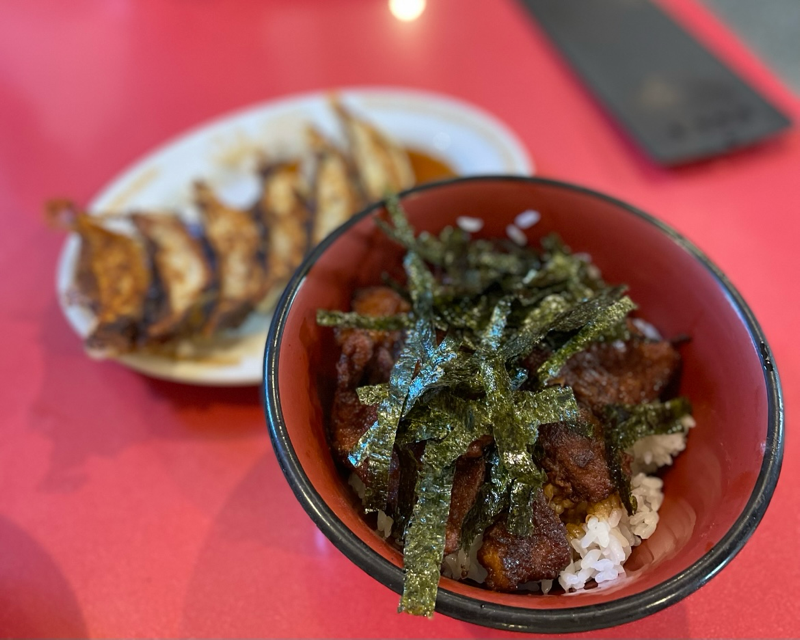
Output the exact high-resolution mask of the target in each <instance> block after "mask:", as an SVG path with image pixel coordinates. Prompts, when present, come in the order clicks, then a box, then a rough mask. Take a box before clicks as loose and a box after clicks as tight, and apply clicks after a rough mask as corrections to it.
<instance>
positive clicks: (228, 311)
mask: <svg viewBox="0 0 800 640" xmlns="http://www.w3.org/2000/svg"><path fill="white" fill-rule="evenodd" d="M195 198H196V200H197V204H198V206H199V208H200V212H201V214H202V216H203V221H204V223H205V233H206V239H207V240H208V244H209V245H210V247H211V250H212V252H213V253H214V257H215V260H216V270H217V279H218V281H217V299H216V303H215V306H214V309H213V311H212V312H211V317H210V318H209V320H208V322H207V323H206V325H205V327H204V328H203V333H205V334H206V335H211V334H212V333H214V332H216V331H219V330H221V329H228V328H235V327H237V326H239V325H240V324H241V323H242V322H243V321H244V319H245V318H246V317H247V314H249V313H250V312H251V311H252V310H253V308H254V307H255V306H256V305H257V304H258V303H259V302H260V301H261V299H262V298H263V297H264V295H265V293H266V291H265V288H264V287H265V283H266V273H265V270H264V265H263V259H262V256H261V253H260V252H261V246H262V245H261V234H260V231H259V228H258V225H257V224H256V222H255V220H254V219H253V217H252V216H251V215H250V214H249V213H248V212H246V211H241V210H239V209H234V208H233V207H229V206H226V205H224V204H223V203H222V202H220V201H219V199H218V198H217V196H216V195H215V194H214V192H213V191H212V190H211V189H210V188H209V187H208V185H206V184H205V183H203V182H197V183H195Z"/></svg>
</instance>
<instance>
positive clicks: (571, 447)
mask: <svg viewBox="0 0 800 640" xmlns="http://www.w3.org/2000/svg"><path fill="white" fill-rule="evenodd" d="M581 418H582V419H583V421H584V422H588V423H589V424H591V425H592V426H593V428H594V435H593V436H591V437H587V436H584V435H581V434H579V433H575V431H574V430H572V429H570V427H569V426H568V425H566V424H564V423H562V422H556V423H554V424H545V425H542V426H540V427H539V437H538V443H539V444H540V445H541V447H542V449H543V451H544V456H543V458H542V461H541V463H542V466H543V467H544V469H545V471H546V472H547V477H548V479H549V480H550V482H551V483H553V484H554V485H556V486H558V487H560V488H561V490H562V492H563V493H564V497H570V498H571V497H573V496H574V497H575V498H576V499H577V500H586V501H588V502H592V503H593V502H599V501H600V500H605V499H606V498H607V497H608V496H610V495H611V494H612V493H613V492H614V491H615V488H614V483H613V481H612V480H611V473H610V472H609V469H608V461H607V460H606V448H605V443H604V441H603V438H602V426H601V425H600V424H599V422H598V421H597V418H595V417H594V415H592V413H591V411H589V410H588V409H587V408H585V407H581Z"/></svg>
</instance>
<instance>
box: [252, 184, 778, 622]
mask: <svg viewBox="0 0 800 640" xmlns="http://www.w3.org/2000/svg"><path fill="white" fill-rule="evenodd" d="M462 182H525V183H529V184H539V185H545V186H548V187H556V188H559V189H565V190H568V191H573V192H577V193H581V194H584V195H588V196H591V197H593V198H598V199H600V200H604V201H605V202H608V203H610V204H613V205H615V206H617V207H619V208H621V209H623V210H625V211H627V212H628V213H630V214H632V215H634V216H637V217H638V218H641V219H642V220H645V221H646V222H648V223H650V224H652V225H653V226H655V227H656V228H658V229H660V230H661V231H662V232H663V233H664V234H666V235H667V236H668V237H669V238H670V239H671V240H672V241H673V242H674V243H675V244H677V245H678V246H679V247H680V248H681V249H683V250H684V251H687V252H688V253H690V254H691V255H692V256H693V257H694V258H695V259H697V260H698V261H699V262H700V263H701V264H702V265H703V266H704V267H705V268H706V270H707V271H708V272H709V273H710V274H711V275H712V276H713V277H714V279H715V280H716V282H717V285H718V286H719V287H720V288H721V289H722V290H723V292H724V293H725V295H726V297H727V298H728V301H729V303H730V304H731V306H732V307H733V308H734V310H735V311H736V312H737V313H738V315H739V317H740V318H741V320H742V322H743V323H744V324H745V327H746V329H747V331H748V334H749V335H750V340H751V341H752V344H753V346H754V347H755V349H756V353H758V356H759V358H760V360H761V366H762V371H763V374H764V384H765V386H766V390H767V402H768V407H767V422H768V424H767V437H766V447H765V451H764V459H763V461H762V464H761V470H760V471H759V474H758V478H757V479H756V483H755V486H754V488H753V492H752V493H751V495H750V498H749V500H748V502H747V504H746V505H745V508H744V510H743V511H742V513H741V514H740V515H739V517H738V518H737V520H736V521H735V522H734V524H733V526H732V527H731V528H730V530H729V531H728V532H727V533H726V534H725V536H723V538H722V540H720V542H718V543H717V544H716V545H715V546H714V547H713V548H712V549H711V550H709V551H708V552H706V553H705V554H704V555H703V556H702V557H701V558H700V559H698V560H697V561H696V562H695V563H694V564H692V565H691V566H689V567H688V568H687V569H685V570H684V571H682V572H680V573H678V574H677V575H675V576H673V577H671V578H669V579H668V580H666V581H664V582H662V583H660V584H658V585H657V586H655V587H652V588H650V589H647V590H645V591H642V592H640V593H637V594H634V595H632V596H626V597H624V598H619V599H616V600H612V601H610V602H607V603H601V604H594V605H584V606H576V607H568V608H562V609H526V608H522V607H513V606H507V605H498V604H494V603H490V602H484V601H481V600H478V599H475V598H471V597H468V596H463V595H460V594H457V593H454V592H452V591H448V590H447V589H446V588H442V587H441V586H440V588H439V593H438V596H437V599H436V611H437V612H439V613H442V614H444V615H446V616H450V617H452V618H456V619H458V620H462V621H465V622H470V623H473V624H477V625H482V626H487V627H493V628H496V629H504V630H511V631H524V632H529V633H575V632H581V631H592V630H595V629H601V628H605V627H610V626H615V625H620V624H624V623H627V622H632V621H634V620H638V619H640V618H643V617H645V616H648V615H650V614H653V613H656V612H657V611H660V610H662V609H664V608H666V607H668V606H670V605H672V604H675V603H676V602H678V601H680V600H682V599H683V598H685V597H686V596H688V595H689V594H691V593H693V592H694V591H696V590H697V589H699V588H700V587H702V586H703V585H704V584H706V583H707V582H708V581H709V580H710V579H711V578H713V577H714V576H715V575H717V573H719V571H720V570H721V569H722V568H723V567H725V566H726V565H727V564H728V563H729V562H730V561H731V560H732V559H733V558H734V557H735V556H736V554H737V553H738V552H739V551H740V550H741V549H742V547H743V546H744V544H745V543H746V542H747V540H748V539H749V538H750V536H751V535H752V533H753V531H755V529H756V527H757V526H758V524H759V522H760V521H761V519H762V517H763V516H764V513H765V511H766V509H767V506H768V505H769V502H770V500H771V499H772V495H773V492H774V490H775V486H776V484H777V482H778V476H779V474H780V468H781V463H782V460H783V448H784V406H783V395H782V391H781V385H780V379H779V376H778V371H777V369H776V367H775V364H774V359H773V357H772V353H771V351H770V348H769V346H768V344H767V341H766V338H765V337H764V333H763V331H762V330H761V327H760V326H759V324H758V322H757V320H756V318H755V316H754V315H753V312H752V311H751V310H750V308H749V307H748V306H747V303H746V302H745V301H744V299H743V298H742V296H741V295H740V294H739V292H738V291H737V290H736V289H735V288H734V286H733V285H732V284H731V283H730V281H729V280H728V278H727V277H726V276H725V275H724V274H723V273H722V271H720V269H719V268H718V267H717V266H716V265H715V264H714V263H713V262H711V260H710V259H709V258H708V257H707V256H706V255H705V254H704V253H703V252H702V251H700V249H698V248H697V247H696V246H695V245H694V244H692V243H691V242H690V241H689V240H687V239H686V238H685V237H683V236H682V235H681V234H680V233H678V232H677V231H675V230H674V229H672V228H671V227H669V226H668V225H666V224H664V223H663V222H661V221H660V220H657V219H656V218H654V217H653V216H651V215H650V214H648V213H645V212H643V211H641V210H639V209H637V208H635V207H633V206H631V205H629V204H627V203H625V202H622V201H620V200H617V199H616V198H613V197H611V196H607V195H605V194H603V193H599V192H597V191H594V190H592V189H587V188H585V187H581V186H577V185H573V184H570V183H567V182H562V181H558V180H551V179H547V178H538V177H525V176H505V175H489V176H470V177H461V178H453V179H449V180H442V181H439V182H433V183H428V184H425V185H421V186H418V187H414V188H412V189H408V190H406V191H403V192H402V193H400V194H399V197H400V199H401V200H402V199H403V198H405V197H407V196H409V195H414V194H416V193H420V192H423V191H428V190H430V189H437V188H441V187H443V186H448V185H453V184H459V183H462ZM384 203H385V201H381V202H378V203H375V204H373V205H371V206H370V207H368V208H366V209H364V210H363V211H361V212H360V213H358V214H356V215H355V216H353V217H352V218H351V219H350V220H348V221H347V222H345V223H344V224H343V225H342V226H340V227H339V228H337V229H336V230H335V231H333V232H332V233H331V234H330V235H329V236H328V237H327V238H325V239H324V240H323V241H322V242H321V243H320V244H319V245H318V246H317V247H316V248H314V250H312V251H311V252H310V253H309V254H308V255H307V256H306V258H305V259H304V260H303V263H302V264H301V265H300V266H299V267H298V269H297V271H295V273H294V275H293V277H292V279H291V280H290V282H289V284H288V285H287V287H286V289H285V291H284V292H283V295H282V296H281V298H280V301H279V302H278V305H277V307H276V309H275V313H274V316H273V319H272V323H271V325H270V329H269V334H268V336H267V343H266V349H265V351H264V385H263V391H264V407H265V412H266V417H267V422H268V425H269V433H270V439H271V441H272V445H273V448H274V450H275V454H276V456H277V459H278V463H279V464H280V467H281V470H282V471H283V474H284V475H285V476H286V479H287V481H288V482H289V485H290V487H291V488H292V491H293V492H294V494H295V496H296V497H297V499H298V500H299V501H300V504H302V506H303V508H304V509H305V510H306V512H307V513H308V515H309V516H310V517H311V519H312V520H313V521H314V523H315V524H316V525H317V527H318V528H319V529H320V530H321V531H322V532H323V533H324V534H325V535H326V536H327V537H328V539H329V540H330V541H331V542H332V543H333V544H334V546H336V547H337V548H338V549H339V550H340V551H341V552H342V553H344V555H345V556H347V557H348V558H349V559H350V560H351V561H352V562H354V563H355V564H356V565H357V566H358V567H359V568H361V569H362V570H363V571H365V572H366V573H368V574H369V575H371V576H372V577H373V578H375V579H376V580H378V581H379V582H381V583H382V584H384V585H385V586H387V587H389V588H390V589H392V590H393V591H395V592H396V593H398V594H400V593H402V590H403V571H402V570H401V569H400V568H398V567H396V566H394V565H393V564H392V563H391V562H389V561H388V560H386V559H384V558H383V557H381V556H380V555H379V554H377V553H376V552H374V551H373V550H372V549H371V548H370V547H369V546H368V545H367V544H366V543H364V542H363V541H361V539H360V538H358V536H356V535H355V534H353V532H352V531H351V530H350V529H348V528H347V526H346V525H345V524H344V523H343V522H342V521H341V520H339V518H338V517H337V516H336V515H335V514H334V513H333V511H332V510H331V509H330V508H329V507H328V505H327V504H326V503H325V500H324V499H323V498H322V496H320V495H319V493H317V491H316V489H315V488H314V487H313V485H312V484H311V482H310V481H309V479H308V476H307V475H306V474H305V471H304V470H303V467H302V465H301V464H300V461H299V459H298V457H297V454H296V453H295V450H294V448H293V446H292V443H291V440H290V439H289V436H288V433H287V430H286V424H285V422H284V420H283V413H282V411H281V401H280V397H279V393H278V378H277V371H278V366H279V353H280V344H281V339H282V336H283V331H284V327H285V325H286V319H287V316H288V312H289V310H290V308H291V306H292V303H293V301H294V297H295V294H296V293H297V291H298V289H299V287H300V286H301V284H302V282H303V279H304V278H305V277H306V275H307V274H308V272H309V270H310V269H311V268H312V267H313V265H314V264H315V263H316V261H317V259H318V258H319V257H320V255H322V254H323V253H324V252H325V250H326V249H327V248H328V247H329V246H330V245H331V244H332V243H333V242H334V241H335V240H336V239H337V238H339V236H341V235H342V234H345V233H347V231H348V230H349V229H350V228H351V227H353V226H354V225H355V224H357V223H358V222H359V221H361V220H362V219H364V218H365V217H367V216H370V215H372V214H373V213H375V212H376V211H378V210H380V209H381V208H383V206H384Z"/></svg>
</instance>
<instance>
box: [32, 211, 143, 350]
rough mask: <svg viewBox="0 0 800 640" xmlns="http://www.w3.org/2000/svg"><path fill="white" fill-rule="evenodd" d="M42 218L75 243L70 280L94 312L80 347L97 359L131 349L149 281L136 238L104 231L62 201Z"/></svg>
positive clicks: (98, 223) (93, 219) (98, 221)
mask: <svg viewBox="0 0 800 640" xmlns="http://www.w3.org/2000/svg"><path fill="white" fill-rule="evenodd" d="M48 217H49V218H50V219H51V221H53V222H54V223H56V224H58V225H60V226H64V227H67V228H69V229H71V230H72V231H74V232H75V233H77V234H78V235H79V236H80V239H81V248H80V255H79V258H78V268H77V272H76V277H75V282H76V285H77V287H78V289H79V295H81V297H82V298H83V301H84V302H86V303H87V306H88V307H89V308H90V309H91V310H92V311H93V312H94V314H95V319H94V326H93V327H92V329H91V331H90V332H89V335H88V336H87V337H86V339H85V345H86V348H87V349H88V350H89V351H90V352H91V353H92V354H93V355H97V356H114V355H119V354H122V353H126V352H128V351H131V350H132V349H133V348H134V346H135V343H136V339H137V337H138V334H139V326H140V323H141V322H142V319H143V317H144V308H145V300H146V297H147V293H148V290H149V289H150V285H151V281H152V276H151V273H150V267H149V264H148V260H147V253H146V251H145V248H144V246H142V244H141V243H140V242H139V241H138V240H137V239H136V238H133V237H131V236H128V235H125V234H122V233H116V232H114V231H111V230H109V229H106V228H105V227H104V226H103V223H102V218H99V217H94V216H90V215H88V214H86V213H83V212H80V211H78V210H77V208H76V207H75V205H74V204H73V203H71V202H68V201H62V200H59V201H53V202H51V203H49V204H48Z"/></svg>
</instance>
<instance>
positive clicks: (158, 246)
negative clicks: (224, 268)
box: [131, 213, 213, 338]
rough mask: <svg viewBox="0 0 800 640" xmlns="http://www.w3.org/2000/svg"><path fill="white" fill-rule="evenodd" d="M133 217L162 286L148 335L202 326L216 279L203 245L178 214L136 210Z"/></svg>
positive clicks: (170, 332)
mask: <svg viewBox="0 0 800 640" xmlns="http://www.w3.org/2000/svg"><path fill="white" fill-rule="evenodd" d="M131 219H132V220H133V223H134V224H135V225H136V228H137V229H138V230H139V233H141V234H142V236H143V237H144V239H145V242H146V243H147V246H148V250H149V252H150V255H151V259H152V263H153V268H154V270H155V273H156V275H157V278H156V281H157V283H158V288H159V291H158V293H159V295H158V297H157V298H158V299H157V300H156V306H157V308H156V311H155V314H154V317H153V318H152V319H151V321H150V323H149V324H148V325H147V326H146V327H145V328H144V331H145V333H146V336H147V338H164V337H168V336H174V335H176V334H177V333H179V332H180V331H181V330H182V329H188V330H189V331H191V328H192V327H199V326H200V325H201V324H202V322H203V320H204V314H203V307H204V306H205V305H206V303H207V302H208V300H207V299H206V298H207V297H208V296H207V294H208V291H209V288H210V287H211V284H212V281H213V275H212V272H211V265H210V264H209V262H208V259H207V258H206V255H205V253H204V251H203V247H202V245H201V244H200V242H199V241H198V240H197V238H194V237H193V236H192V234H191V233H189V230H188V229H187V228H186V225H185V224H184V223H183V222H182V221H181V220H180V218H178V217H177V216H175V215H166V214H146V213H135V214H133V215H132V216H131Z"/></svg>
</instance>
